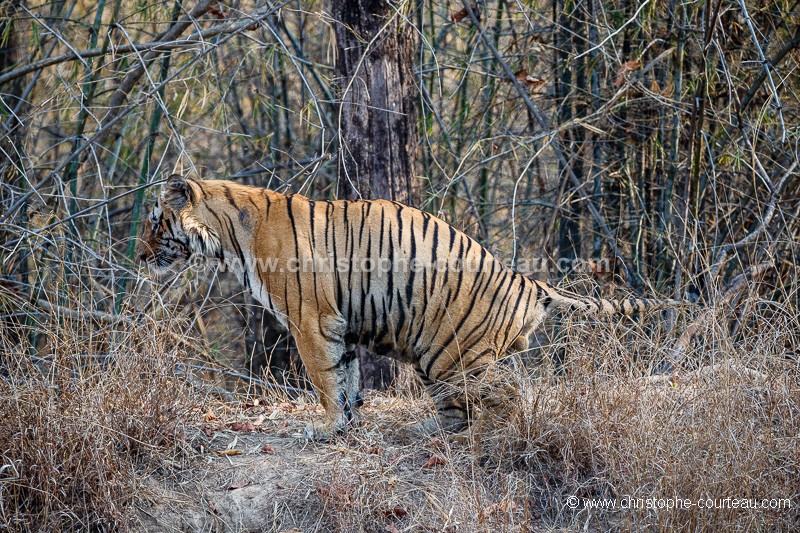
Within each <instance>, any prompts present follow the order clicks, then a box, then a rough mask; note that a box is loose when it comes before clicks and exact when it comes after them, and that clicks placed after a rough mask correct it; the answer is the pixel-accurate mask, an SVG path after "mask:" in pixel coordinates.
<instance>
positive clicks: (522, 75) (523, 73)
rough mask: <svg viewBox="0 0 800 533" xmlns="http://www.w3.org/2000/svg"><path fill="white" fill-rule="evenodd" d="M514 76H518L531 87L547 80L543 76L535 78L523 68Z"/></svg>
mask: <svg viewBox="0 0 800 533" xmlns="http://www.w3.org/2000/svg"><path fill="white" fill-rule="evenodd" d="M514 76H516V78H517V79H518V80H519V81H520V82H522V83H524V84H526V85H530V86H531V87H538V86H539V85H541V84H543V83H544V82H545V80H544V79H543V78H534V77H533V76H531V75H530V74H528V71H527V70H525V69H522V70H520V71H518V72H515V73H514Z"/></svg>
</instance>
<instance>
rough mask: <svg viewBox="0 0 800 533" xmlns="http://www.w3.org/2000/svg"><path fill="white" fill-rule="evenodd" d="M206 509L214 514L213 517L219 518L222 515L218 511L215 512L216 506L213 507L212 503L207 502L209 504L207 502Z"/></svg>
mask: <svg viewBox="0 0 800 533" xmlns="http://www.w3.org/2000/svg"><path fill="white" fill-rule="evenodd" d="M208 508H209V510H210V511H211V512H212V513H214V514H215V515H217V516H219V515H221V514H222V513H220V512H219V511H217V506H216V505H214V502H212V501H209V502H208Z"/></svg>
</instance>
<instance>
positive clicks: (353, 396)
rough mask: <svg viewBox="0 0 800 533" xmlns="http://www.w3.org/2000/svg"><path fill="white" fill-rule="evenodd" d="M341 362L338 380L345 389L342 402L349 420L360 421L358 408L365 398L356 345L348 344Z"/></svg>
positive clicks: (349, 421)
mask: <svg viewBox="0 0 800 533" xmlns="http://www.w3.org/2000/svg"><path fill="white" fill-rule="evenodd" d="M340 364H341V368H340V369H339V372H338V373H337V380H338V381H339V386H340V387H341V388H342V389H343V391H344V394H343V395H342V396H341V397H340V403H341V404H342V409H343V411H344V416H345V418H346V419H347V422H348V423H349V424H352V423H354V422H357V421H358V409H359V407H361V406H362V405H364V399H363V398H362V397H361V371H360V369H359V362H358V352H357V351H356V346H355V345H353V344H348V345H347V346H346V347H345V352H344V355H343V356H342V359H341V362H340Z"/></svg>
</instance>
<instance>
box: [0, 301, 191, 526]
mask: <svg viewBox="0 0 800 533" xmlns="http://www.w3.org/2000/svg"><path fill="white" fill-rule="evenodd" d="M130 317H132V315H130V316H129V317H128V318H130ZM38 319H39V320H41V322H40V326H42V327H41V329H40V330H41V331H42V332H43V334H45V335H47V339H46V340H45V341H44V342H45V343H46V345H47V346H48V347H50V348H51V350H52V353H51V355H49V356H45V357H41V356H37V357H30V356H29V355H28V354H27V353H26V349H25V345H26V342H25V341H26V340H27V339H22V340H19V339H17V341H18V342H17V344H15V345H10V344H9V343H10V341H11V339H12V338H14V336H13V335H12V334H13V332H12V331H10V330H9V329H8V328H7V327H6V328H4V329H3V330H2V331H0V341H3V345H2V349H3V350H2V365H3V368H2V379H0V410H2V413H3V416H2V418H0V449H2V470H1V471H0V529H7V530H11V531H26V530H34V531H71V530H94V531H96V530H114V529H121V528H124V527H125V524H126V523H127V520H128V518H129V515H130V509H131V506H132V504H133V503H135V502H136V501H137V499H139V498H140V495H139V494H138V491H137V486H138V484H139V483H140V481H141V479H143V478H145V477H147V476H148V475H150V474H151V473H152V472H154V471H156V470H159V471H161V472H162V473H166V472H168V471H169V470H171V469H172V468H173V467H174V466H175V465H176V464H178V463H176V461H181V458H182V457H183V455H182V453H181V442H182V430H181V429H180V427H181V424H182V423H183V422H184V421H185V420H186V417H187V412H188V410H189V408H190V406H191V404H192V400H190V398H189V396H188V394H187V391H188V387H187V386H186V379H185V378H184V377H182V376H181V375H179V374H178V373H176V369H180V367H179V366H178V367H176V362H177V361H178V358H177V352H176V349H175V348H174V347H173V346H172V345H173V344H174V343H173V341H172V340H171V339H170V337H169V336H167V335H166V334H165V333H166V330H167V329H168V328H170V327H172V326H173V325H172V324H169V323H162V324H160V325H159V324H157V323H151V324H137V325H132V326H131V325H129V326H128V327H126V328H124V329H121V328H119V327H108V325H103V324H98V323H97V322H95V321H94V320H92V319H91V317H89V316H88V315H87V316H86V317H84V318H80V317H78V318H76V317H75V316H72V315H66V316H65V315H64V314H62V313H59V312H56V311H54V312H53V313H52V314H51V315H50V316H41V315H40V316H39V317H38ZM167 322H168V321H167ZM0 324H3V323H0ZM5 325H6V326H7V325H8V323H7V322H6V323H5ZM40 341H41V340H40Z"/></svg>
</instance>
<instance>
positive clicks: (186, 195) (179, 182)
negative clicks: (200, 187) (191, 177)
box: [161, 174, 194, 211]
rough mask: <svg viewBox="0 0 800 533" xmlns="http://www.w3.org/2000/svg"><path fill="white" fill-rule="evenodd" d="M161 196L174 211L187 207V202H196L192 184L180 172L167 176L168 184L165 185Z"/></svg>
mask: <svg viewBox="0 0 800 533" xmlns="http://www.w3.org/2000/svg"><path fill="white" fill-rule="evenodd" d="M161 196H162V198H163V200H164V202H165V203H166V204H167V206H168V207H169V208H170V209H172V210H173V211H180V210H181V209H183V208H184V207H186V204H188V203H190V202H192V203H194V202H193V200H194V193H193V191H192V186H191V185H189V183H188V182H187V181H186V179H185V178H184V177H183V176H181V175H180V174H173V175H172V176H170V177H169V178H167V184H166V185H165V186H164V191H163V192H162V193H161Z"/></svg>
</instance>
